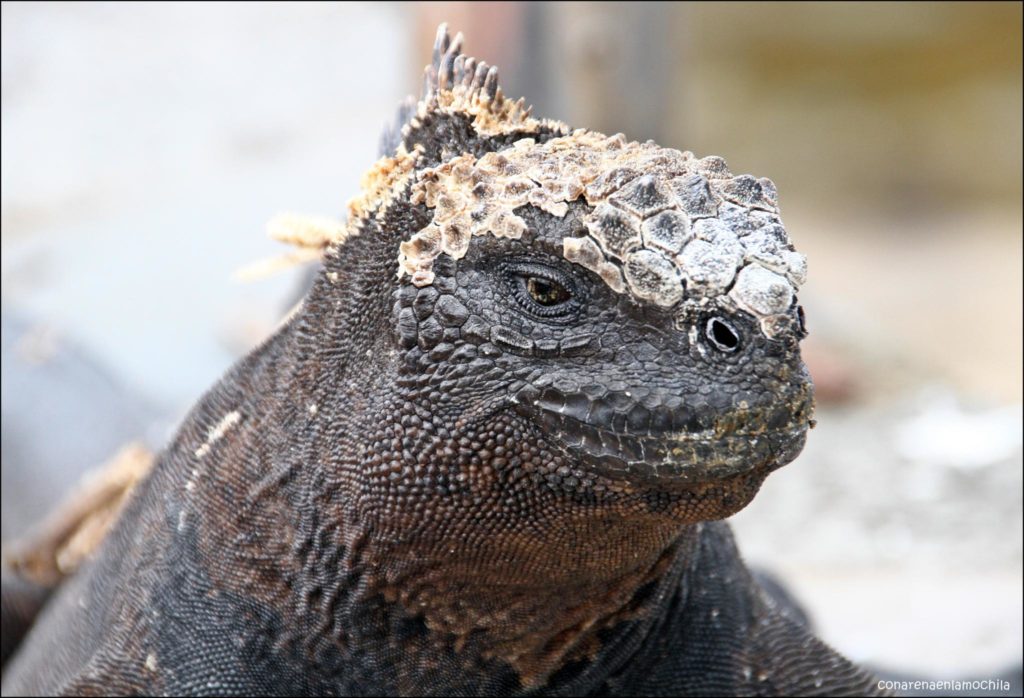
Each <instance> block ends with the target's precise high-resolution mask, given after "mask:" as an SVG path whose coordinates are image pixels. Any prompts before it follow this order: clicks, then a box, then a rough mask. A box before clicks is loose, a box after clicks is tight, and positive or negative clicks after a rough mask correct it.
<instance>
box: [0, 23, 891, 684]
mask: <svg viewBox="0 0 1024 698" xmlns="http://www.w3.org/2000/svg"><path fill="white" fill-rule="evenodd" d="M457 43H458V41H456V42H455V43H454V45H453V44H452V42H449V41H448V39H447V35H446V34H443V35H442V36H441V38H440V40H439V48H438V51H437V55H436V56H435V63H434V65H433V66H432V67H431V69H430V70H432V71H433V72H428V89H427V94H426V96H425V98H424V101H423V102H421V103H420V105H419V108H418V111H417V110H416V109H415V108H410V109H408V110H407V111H406V113H405V114H404V119H405V120H406V121H407V123H406V125H405V127H404V129H403V130H402V131H401V132H395V133H392V134H391V135H390V136H389V137H388V140H387V141H386V142H387V145H388V148H389V150H391V151H392V155H393V156H394V157H392V158H390V159H387V158H386V159H385V160H384V161H382V163H378V166H377V167H376V168H375V170H374V171H373V173H372V176H371V178H370V181H369V182H368V186H367V192H366V193H365V194H364V195H363V197H361V198H360V199H359V200H357V201H356V202H355V203H354V204H353V208H352V211H353V213H354V219H353V221H350V226H349V233H348V234H347V236H346V237H347V239H345V240H344V241H339V242H338V244H336V245H335V246H333V247H332V248H331V249H330V251H329V252H328V254H327V255H326V257H325V263H324V269H323V271H322V273H321V274H320V275H319V276H318V278H317V280H316V282H315V284H314V286H313V288H312V290H311V291H310V292H309V294H308V296H307V297H306V299H305V301H304V303H303V305H302V307H301V309H300V310H299V311H298V312H297V313H296V314H295V315H294V316H293V317H292V318H291V320H290V321H289V322H288V323H287V324H286V325H285V326H284V327H283V328H282V329H281V330H280V331H279V332H278V333H277V334H276V335H275V336H274V337H272V338H271V339H270V340H268V341H267V342H266V343H265V344H264V345H263V346H261V347H259V348H257V349H256V350H255V351H253V352H252V353H251V354H250V355H249V356H248V357H247V358H245V359H244V360H243V361H241V362H240V363H239V364H238V365H237V366H236V367H235V368H234V369H233V370H231V371H230V372H229V373H228V374H227V375H226V376H225V377H224V378H223V379H222V380H221V382H220V383H219V384H217V385H216V386H215V387H214V388H213V389H211V390H210V392H209V393H208V394H207V395H206V396H205V397H204V398H203V399H202V400H201V401H200V402H199V403H198V404H197V405H196V407H195V408H194V409H193V411H192V412H191V414H190V415H189V416H188V417H187V419H186V420H185V422H184V424H183V426H182V428H181V430H180V432H179V433H178V435H177V436H176V437H175V439H174V441H173V442H172V443H171V444H170V446H169V447H168V448H167V450H166V452H165V453H164V454H163V455H162V457H161V458H160V461H159V463H158V465H157V466H156V467H155V468H154V471H153V473H152V474H151V476H150V477H149V478H148V479H147V480H146V481H145V482H143V483H142V484H141V485H140V486H139V488H138V490H137V493H136V495H135V497H134V499H133V501H132V502H131V503H130V505H129V507H128V508H127V509H126V511H125V513H124V515H123V517H122V519H121V520H120V522H119V523H118V525H117V526H116V527H115V529H114V531H113V532H112V533H111V534H110V536H109V538H108V539H107V540H106V541H105V543H104V545H103V547H102V549H101V551H100V553H99V555H98V557H97V559H96V560H95V561H94V562H93V563H91V564H90V565H88V566H86V567H85V568H84V569H83V570H82V571H80V572H79V573H78V574H77V575H76V576H75V577H74V578H73V579H71V580H70V581H69V582H67V583H66V585H65V586H64V587H63V588H62V589H61V590H60V592H59V594H58V595H57V597H56V598H55V600H54V601H52V602H51V603H50V604H49V606H48V607H47V608H46V609H45V611H44V612H43V615H42V616H41V617H40V619H39V621H38V622H37V625H36V627H35V628H34V629H33V631H32V633H31V634H30V635H29V637H28V638H27V640H26V641H25V644H24V646H23V647H22V648H21V649H20V652H19V654H18V656H16V658H15V659H14V661H13V663H12V664H11V665H10V666H9V667H8V668H7V670H6V672H5V677H4V694H5V695H8V694H16V693H66V694H69V693H85V694H102V693H125V694H127V693H172V694H216V695H230V694H234V695H241V694H249V693H256V694H264V693H286V694H299V693H301V694H336V695H358V694H375V695H380V694H399V695H423V694H435V695H473V694H488V695H515V694H523V695H586V694H592V695H700V694H734V695H771V694H792V693H796V694H869V693H872V692H874V691H875V690H876V685H875V681H874V679H873V678H872V677H871V676H870V675H868V674H867V673H865V672H863V671H862V670H860V669H858V668H857V667H855V666H854V665H852V664H851V663H850V662H848V661H847V660H846V659H844V658H842V657H841V656H839V655H837V654H836V653H835V652H834V651H832V650H831V649H829V648H828V647H826V646H825V645H823V644H822V643H821V642H820V641H818V640H817V639H815V638H814V637H813V636H812V635H811V634H810V633H809V632H808V630H807V628H806V627H804V626H803V625H802V624H800V623H799V622H798V621H797V620H795V619H794V616H792V615H791V614H788V613H786V612H785V610H784V609H782V608H780V607H779V606H778V604H777V603H776V602H775V601H773V599H772V597H771V596H769V595H768V594H766V593H764V592H763V591H762V590H761V588H760V586H759V585H758V584H757V583H756V582H755V581H754V580H753V579H752V578H751V576H750V574H749V573H748V572H747V570H746V568H745V567H744V566H743V564H742V562H741V560H740V558H739V555H738V553H737V551H736V548H735V546H734V544H733V541H732V538H731V536H730V534H729V531H728V528H727V527H726V525H725V524H723V523H717V522H714V521H715V520H717V519H721V518H724V517H726V516H729V515H730V514H732V513H734V512H736V511H737V510H739V509H740V508H742V507H743V506H745V505H746V504H747V503H748V502H749V501H750V500H751V498H752V497H753V496H754V495H755V494H756V492H757V490H758V488H759V486H760V485H761V482H762V481H763V480H764V478H765V477H766V476H767V475H768V474H769V473H770V472H771V471H772V470H774V469H775V468H778V467H780V466H782V465H784V464H785V463H787V462H789V461H790V460H792V459H793V458H794V457H795V456H796V455H797V453H798V452H799V451H800V449H801V448H802V446H803V442H804V436H805V432H806V429H807V426H808V424H809V421H810V412H811V402H812V398H811V385H810V381H809V379H808V376H807V373H806V370H805V369H804V366H803V364H802V362H801V360H800V354H799V350H798V341H799V339H800V337H801V336H802V334H803V329H802V319H801V317H800V312H799V308H798V306H797V305H796V300H795V297H793V298H792V300H791V302H790V304H789V305H788V306H787V307H786V308H785V310H784V312H782V313H778V312H775V311H774V310H773V313H772V314H773V315H775V316H781V317H774V319H772V320H771V322H770V323H768V326H767V329H766V323H765V317H759V316H757V314H756V313H754V312H752V311H750V310H744V309H742V308H740V307H737V306H735V305H732V304H730V303H729V301H728V300H727V299H728V292H729V288H722V289H721V291H722V293H721V294H719V295H714V294H706V293H705V294H703V295H702V294H700V293H696V294H694V293H690V292H688V291H687V290H686V288H685V287H684V290H683V292H682V293H681V294H680V298H679V299H677V300H678V301H679V303H678V304H674V305H671V306H666V305H665V304H664V303H658V302H645V301H644V299H643V298H639V297H638V296H637V295H636V294H635V293H630V292H626V291H629V288H627V287H622V288H616V287H615V286H614V284H609V283H608V281H607V279H606V278H604V277H603V276H602V275H601V274H600V273H599V272H597V271H594V270H592V269H591V268H589V267H588V266H587V265H585V264H580V263H577V262H574V261H570V259H569V258H567V255H566V245H565V242H566V240H573V239H582V238H584V237H585V236H587V235H588V231H589V230H591V228H592V227H591V228H588V223H592V221H593V217H592V216H593V213H594V207H593V206H591V205H590V202H588V201H587V200H585V199H584V198H579V197H577V198H572V197H571V196H569V195H566V196H564V197H563V199H567V200H564V203H565V206H564V209H562V208H561V207H558V210H557V211H555V212H551V211H549V210H544V207H538V206H534V205H532V204H525V205H522V206H519V207H517V208H515V209H514V215H515V216H516V217H517V218H518V219H519V220H520V221H521V222H522V223H523V225H522V226H521V227H520V229H519V234H518V235H516V236H507V235H505V236H499V235H489V234H477V235H473V236H472V239H471V240H470V241H468V244H467V245H466V246H465V249H464V250H463V251H462V253H461V255H457V254H456V255H452V254H447V253H444V252H441V253H439V254H436V255H433V256H432V257H431V258H430V265H429V274H421V275H420V276H419V277H416V275H415V272H414V273H412V274H408V273H407V274H402V275H399V274H396V271H397V269H398V255H399V250H400V247H401V246H402V245H403V243H408V242H409V241H410V240H411V239H412V238H413V237H414V236H415V235H416V234H417V233H418V232H419V231H423V230H424V229H426V228H428V227H429V226H430V225H432V224H433V223H434V221H435V220H436V213H437V211H436V207H432V206H430V205H428V202H427V201H426V200H425V198H424V197H416V196H414V195H413V190H414V188H415V187H416V185H417V183H418V182H422V181H423V180H422V178H421V175H422V174H423V173H424V172H426V171H427V170H428V169H430V168H436V167H438V166H440V165H443V164H444V163H445V162H448V161H450V160H452V159H453V158H457V157H461V156H464V155H465V154H470V155H472V156H473V158H482V157H484V156H485V155H486V154H487V153H490V152H495V151H501V150H503V149H506V148H509V147H513V146H512V144H513V143H515V142H516V141H519V140H521V139H522V138H524V137H528V138H531V139H533V142H534V143H535V144H538V145H542V144H544V143H545V142H547V141H550V140H551V139H554V138H560V137H564V136H566V135H567V134H568V133H569V131H568V129H567V128H566V127H564V125H561V124H557V123H554V122H539V121H535V120H532V119H530V118H529V117H528V116H526V115H525V113H524V112H523V110H522V109H521V105H520V106H516V105H517V104H518V103H508V102H507V101H503V98H502V97H501V95H500V91H499V90H498V89H497V86H496V83H495V82H494V76H493V75H492V74H491V73H490V72H489V71H488V70H487V69H486V67H485V68H483V69H480V68H479V67H476V66H475V64H474V65H473V66H470V67H471V68H472V71H471V72H472V74H471V75H469V74H468V73H467V70H469V68H467V65H466V64H467V62H469V60H470V59H466V58H465V57H462V56H461V54H460V53H459V52H458V50H457ZM453 56H454V57H453ZM460 71H461V72H460ZM456 77H458V78H459V79H460V80H462V82H459V83H458V85H457V87H458V88H459V89H455V90H452V89H450V88H451V85H452V83H453V80H454V79H455V78H456ZM446 86H447V87H446ZM446 89H447V90H448V91H446ZM459 90H461V92H460V91H459ZM569 194H571V192H570V193H569ZM559 214H560V215H559ZM762 222H763V221H762ZM453 234H455V235H458V234H459V231H457V230H456V231H455V232H454V233H453ZM787 242H788V241H787ZM407 249H408V248H407ZM569 256H571V255H569ZM604 261H605V263H608V264H612V265H615V266H618V265H619V263H620V262H622V260H620V259H618V258H616V257H614V255H609V256H608V257H607V258H606V259H605V260H604ZM735 264H736V265H737V268H739V267H740V266H742V265H744V264H746V261H745V260H744V259H743V258H742V255H741V256H740V257H739V258H737V259H736V261H735ZM734 271H735V270H734ZM673 273H674V272H673ZM414 277H415V278H414ZM673 278H675V277H673ZM680 279H682V277H680ZM680 283H682V280H680ZM773 283H774V281H773ZM538 284H540V285H539V286H538ZM538 288H540V289H541V292H540V293H539V297H540V298H542V299H543V298H546V299H547V300H549V301H550V300H551V297H552V296H551V294H552V293H553V292H552V290H551V289H552V288H557V289H561V290H563V291H564V292H565V293H564V294H562V295H558V294H555V295H556V296H557V299H556V300H558V302H556V303H548V304H547V305H545V304H542V303H540V302H539V301H538V293H537V289H538ZM673 293H674V292H673ZM687 300H690V301H693V302H692V303H690V304H689V305H688V306H686V307H685V308H683V305H684V304H685V303H686V301H687ZM720 301H721V302H720Z"/></svg>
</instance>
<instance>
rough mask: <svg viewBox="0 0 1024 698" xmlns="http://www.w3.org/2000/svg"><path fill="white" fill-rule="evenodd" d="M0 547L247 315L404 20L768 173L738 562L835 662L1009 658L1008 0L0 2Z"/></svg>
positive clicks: (411, 66)
mask: <svg viewBox="0 0 1024 698" xmlns="http://www.w3.org/2000/svg"><path fill="white" fill-rule="evenodd" d="M2 15H3V16H2V27H3V28H2V33H3V35H2V150H0V153H2V273H3V278H2V303H3V342H2V344H3V380H2V386H3V389H2V393H3V395H2V398H3V486H2V492H3V537H4V539H5V540H9V539H12V538H14V537H17V536H18V535H21V534H22V533H24V531H25V530H26V528H27V527H28V526H29V525H30V524H31V523H32V522H33V521H36V520H38V519H39V517H40V516H41V515H42V514H43V513H44V512H45V511H46V510H47V509H48V508H49V507H51V506H52V505H53V504H54V503H55V502H56V501H59V499H60V497H61V496H62V495H63V493H65V492H66V491H67V489H68V488H70V487H71V486H73V484H74V483H75V482H76V480H77V479H78V477H79V476H80V474H81V473H82V472H84V471H85V470H87V469H89V468H92V467H95V466H97V465H98V464H100V463H102V462H103V461H104V460H105V459H107V458H108V457H109V456H110V455H111V454H113V453H114V452H115V451H116V450H117V449H118V448H119V447H120V446H121V445H122V444H123V443H125V442H127V441H129V440H132V439H137V438H141V439H143V440H144V441H146V442H147V443H148V444H150V446H152V447H153V448H159V447H160V446H161V444H162V443H164V442H165V441H166V440H167V439H168V438H169V436H170V434H171V433H172V432H173V429H174V426H175V424H176V423H177V422H178V421H179V420H180V419H181V417H182V416H183V415H184V413H185V411H186V410H187V409H188V407H189V406H190V405H191V403H192V402H194V401H195V400H196V399H197V398H198V397H199V396H200V395H201V394H202V392H203V391H204V390H205V389H206V388H207V387H208V386H209V385H211V384H212V383H213V382H214V381H215V380H216V379H217V377H218V376H219V375H220V374H221V373H222V372H223V371H224V370H225V368H227V367H228V366H229V365H230V364H231V363H232V362H233V361H235V360H236V359H237V358H238V357H240V356H241V355H243V354H244V353H245V352H246V351H248V350H249V349H250V348H252V347H253V346H254V345H255V344H256V343H258V342H259V341H260V340H262V339H263V338H264V337H266V336H267V335H268V334H269V333H270V332H272V330H273V327H274V325H275V323H276V322H277V320H278V319H279V318H280V316H281V315H282V313H283V312H284V311H285V310H286V309H287V307H288V306H289V305H290V302H291V301H292V300H294V297H295V294H297V293H298V289H299V285H300V278H301V276H302V271H301V270H292V271H289V272H286V273H284V274H281V275H279V276H277V277H274V278H271V279H267V280H265V281H260V282H257V283H250V284H242V283H238V282H236V281H233V280H232V274H233V272H234V271H236V270H237V269H239V268H240V267H243V266H245V265H247V264H249V263H251V262H253V261H254V260H258V259H261V258H265V257H268V256H273V255H276V254H279V253H282V252H285V251H286V250H283V249H281V248H280V246H279V245H277V244H276V243H274V242H272V241H270V240H268V239H266V237H265V235H264V233H263V230H264V225H265V223H266V221H267V220H268V219H269V218H271V217H272V216H273V215H275V214H277V213H279V212H282V211H298V212H302V213H309V214H318V215H333V216H338V215H341V213H342V211H344V204H345V201H346V200H347V199H348V198H349V197H350V196H352V195H354V194H355V193H356V191H357V187H358V179H359V176H360V174H361V173H362V172H363V171H364V170H365V169H366V168H367V167H368V166H369V165H370V164H371V163H372V162H373V161H374V160H375V159H376V157H377V153H376V143H377V136H378V133H379V131H380V128H381V126H382V125H383V124H384V122H385V121H387V120H389V119H390V118H391V115H392V114H393V113H394V108H395V106H396V104H397V102H398V100H399V99H400V98H401V97H403V96H404V95H406V94H408V93H413V92H417V91H418V89H419V84H420V77H421V74H422V67H423V65H424V64H425V63H426V61H427V60H428V59H429V49H430V44H431V42H432V39H433V34H434V31H435V29H436V25H437V24H438V23H439V22H440V21H448V22H449V24H450V25H451V27H452V29H453V30H456V31H458V30H461V31H463V32H464V33H465V35H466V46H467V51H468V52H469V53H470V54H471V55H475V56H477V57H478V58H482V59H485V60H487V61H488V62H490V63H494V64H497V65H499V66H500V68H501V70H502V84H503V87H504V90H505V91H506V93H508V94H510V95H512V96H519V95H523V96H526V98H527V101H529V102H532V103H533V104H534V105H535V113H537V114H538V115H541V116H551V117H555V118H560V119H563V120H566V121H569V122H570V123H571V124H573V125H576V126H586V127H590V128H594V129H598V130H602V131H605V132H608V133H614V132H617V131H622V132H624V133H626V134H627V135H628V136H629V137H630V138H632V139H638V140H644V139H647V138H653V139H655V140H657V141H658V142H659V143H660V144H661V145H665V146H672V147H677V148H679V149H686V150H692V151H694V152H695V153H697V154H698V155H711V154H715V155H721V156H723V157H725V158H726V159H727V160H728V162H729V164H730V166H731V169H732V171H733V172H736V173H747V172H749V173H753V174H755V175H757V176H768V177H771V178H772V179H773V180H774V181H775V183H776V184H777V186H778V189H779V192H780V198H781V202H782V213H783V218H784V220H785V222H786V225H787V228H788V229H789V232H790V235H791V237H792V238H793V239H794V241H795V243H796V245H797V247H798V249H799V250H801V251H802V252H804V253H805V254H806V255H807V256H808V258H809V261H810V280H809V281H808V283H807V285H806V286H805V287H804V288H803V290H802V292H801V301H802V302H803V304H804V306H805V308H806V310H807V315H808V320H809V326H810V330H811V337H810V338H809V339H808V340H807V343H806V358H807V361H808V364H809V366H810V369H811V372H812V374H813V376H814V378H815V382H816V384H817V386H818V402H819V414H818V423H819V425H818V428H817V429H816V430H815V431H814V432H812V434H811V435H810V440H809V444H808V447H807V450H806V451H805V453H804V455H803V456H801V458H799V459H798V460H797V461H796V462H795V463H793V464H792V465H790V466H788V467H786V468H784V469H783V470H781V471H780V472H778V473H776V474H774V475H772V476H771V478H769V480H768V482H767V484H766V485H765V487H764V489H763V491H762V493H761V494H760V495H759V496H758V498H757V499H756V500H755V502H754V503H753V504H752V505H751V506H750V507H748V508H747V509H746V510H745V511H743V512H741V513H740V514H739V515H737V516H736V517H734V522H735V528H736V530H737V536H738V539H739V544H740V548H741V550H742V551H743V552H744V554H745V556H746V557H747V559H748V560H749V561H750V562H752V563H753V564H755V565H759V566H762V567H766V568H768V569H771V570H773V571H775V572H776V573H777V574H779V576H781V577H782V578H783V579H784V580H785V581H786V582H787V583H788V584H789V585H791V586H792V587H793V589H794V591H795V593H796V594H797V596H798V597H799V598H800V599H801V600H802V601H803V602H805V603H806V604H807V606H808V608H809V610H810V612H811V614H812V616H813V618H814V620H815V623H816V625H817V628H818V631H819V633H820V634H821V635H822V636H823V637H824V638H825V639H826V640H827V641H828V642H830V643H831V644H833V645H834V646H836V647H837V648H839V649H840V650H842V651H843V652H845V653H846V654H848V655H849V656H851V657H852V658H854V659H856V660H859V661H867V662H871V663H873V664H875V665H879V666H886V667H892V668H896V669H900V670H905V671H914V672H918V673H922V674H927V675H929V676H935V677H940V676H964V675H967V674H971V675H975V676H979V677H982V678H984V677H988V676H992V675H993V674H994V672H995V671H996V670H998V669H1002V668H1005V667H1006V666H1007V665H1009V664H1012V663H1015V662H1016V663H1019V662H1020V661H1021V654H1022V650H1021V637H1022V621H1021V618H1022V601H1021V599H1022V574H1021V570H1022V553H1021V549H1022V527H1024V523H1022V466H1021V453H1022V449H1021V440H1022V439H1021V401H1022V397H1021V392H1022V386H1021V381H1022V369H1021V366H1022V345H1021V337H1022V307H1021V302H1022V270H1021V259H1022V249H1021V247H1022V217H1021V201H1022V193H1021V171H1022V163H1021V153H1022V116H1021V114H1022V103H1021V51H1022V46H1021V19H1022V18H1021V4H1019V3H981V2H970V3H943V4H932V3H886V4H882V3H865V4H856V3H823V4H804V3H795V4H790V3H722V4H716V3H707V4H705V3H701V4H693V5H689V4H687V5H678V4H667V3H659V4H654V3H652V4H645V3H630V4H629V5H628V6H627V5H622V4H614V3H609V4H601V3H568V4H553V3H552V4H547V3H546V4H520V3H488V4H480V5H470V4H462V3H424V4H402V3H399V4H384V3H381V4H377V3H375V4H343V5H319V4H317V5H304V4H301V3H288V4H261V5H242V4H238V5H235V4H231V5H227V4H224V5H218V4H203V5H186V4H180V5H179V4H175V5H169V4H168V5H165V4H120V3H118V4H77V3H75V4H44V3H32V4H28V3H4V4H3V6H2Z"/></svg>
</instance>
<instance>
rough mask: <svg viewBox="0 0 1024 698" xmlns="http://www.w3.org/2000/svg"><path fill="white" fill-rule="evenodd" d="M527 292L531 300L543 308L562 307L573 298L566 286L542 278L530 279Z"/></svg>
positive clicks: (533, 277)
mask: <svg viewBox="0 0 1024 698" xmlns="http://www.w3.org/2000/svg"><path fill="white" fill-rule="evenodd" d="M526 290H527V292H528V293H529V294H530V298H532V299H533V300H534V301H535V302H536V303H539V304H540V305H543V306H553V305H560V304H561V303H565V302H566V301H567V300H569V299H570V298H572V294H571V293H569V291H568V290H566V288H565V286H563V285H562V284H560V283H558V282H557V281H552V280H551V279H545V278H543V277H540V276H530V277H528V278H527V279H526Z"/></svg>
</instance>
